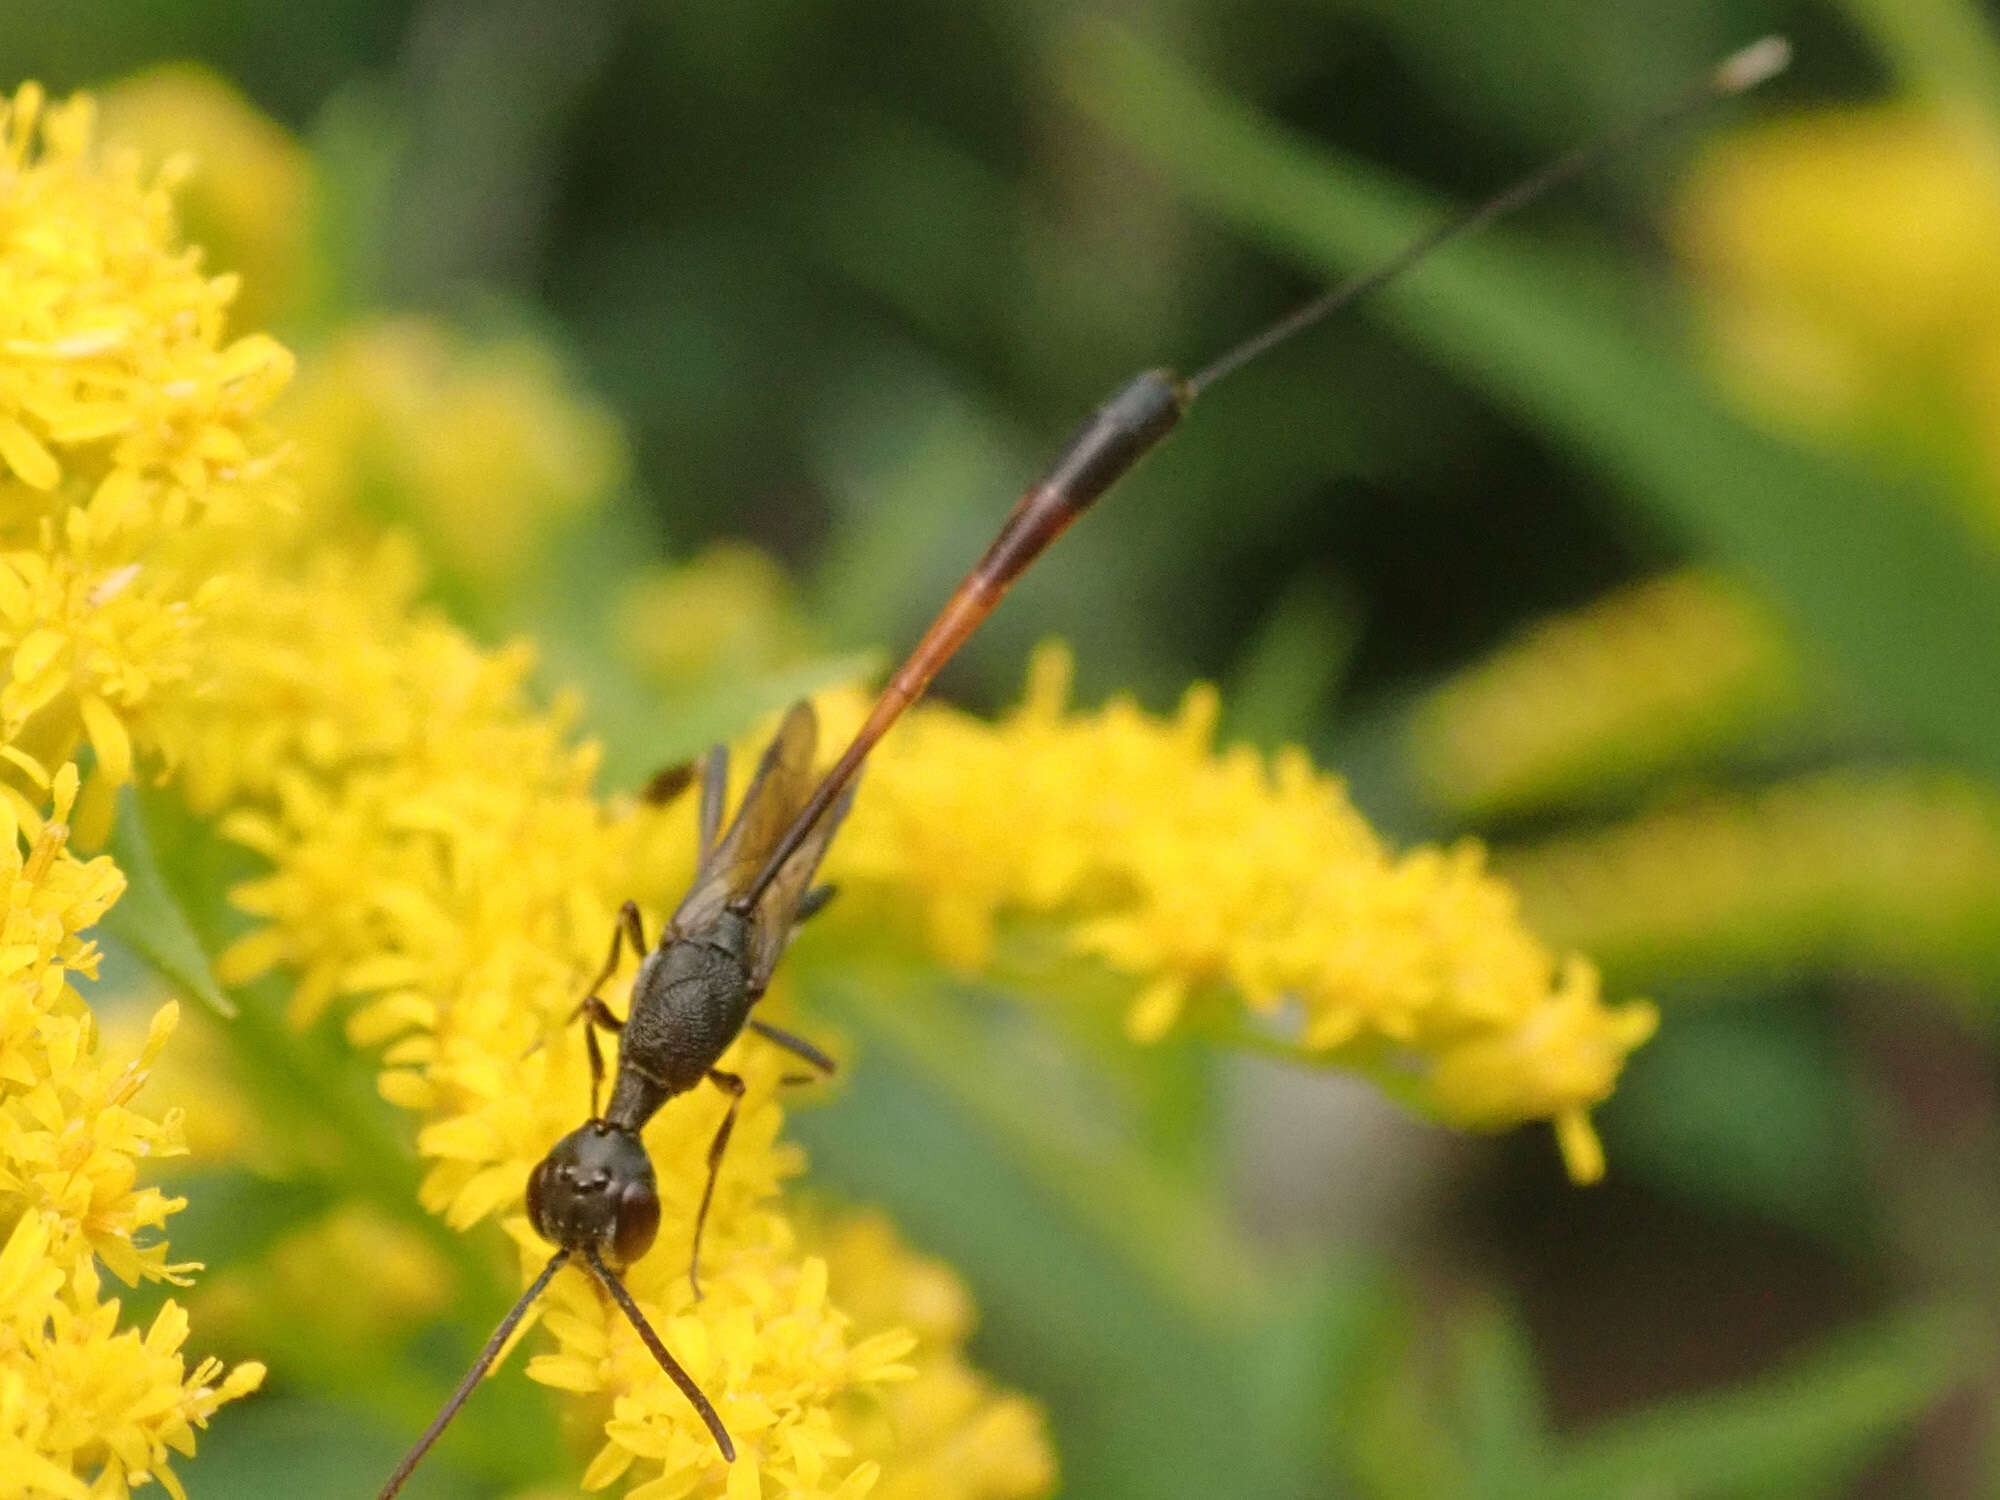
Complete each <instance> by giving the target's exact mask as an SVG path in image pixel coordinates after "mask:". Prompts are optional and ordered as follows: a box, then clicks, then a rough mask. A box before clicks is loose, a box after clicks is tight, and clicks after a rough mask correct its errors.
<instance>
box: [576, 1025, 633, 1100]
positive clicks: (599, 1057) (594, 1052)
mask: <svg viewBox="0 0 2000 1500" xmlns="http://www.w3.org/2000/svg"><path fill="white" fill-rule="evenodd" d="M580 1009H581V1010H582V1011H583V1050H584V1051H585V1052H587V1053H589V1054H590V1118H591V1119H593V1120H595V1119H597V1118H598V1113H597V1100H598V1096H599V1095H600V1094H602V1093H603V1092H604V1053H603V1051H602V1050H601V1049H600V1048H599V1047H598V1045H597V1028H598V1027H600V1026H602V1027H603V1028H604V1029H605V1030H606V1031H608V1032H610V1033H611V1034H612V1035H613V1036H616V1035H617V1034H618V1033H619V1032H621V1031H623V1030H624V1029H625V1023H624V1022H623V1021H621V1020H619V1019H618V1018H617V1017H616V1016H614V1015H612V1014H611V1007H610V1006H608V1005H606V1004H605V1003H604V1002H603V1001H602V1000H600V999H598V998H597V996H595V995H588V996H585V997H584V1001H583V1004H582V1006H581V1007H580Z"/></svg>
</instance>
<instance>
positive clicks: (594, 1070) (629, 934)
mask: <svg viewBox="0 0 2000 1500" xmlns="http://www.w3.org/2000/svg"><path fill="white" fill-rule="evenodd" d="M628 942H629V943H631V945H632V951H633V952H634V953H636V954H639V955H640V956H641V957H643V956H644V955H645V952H646V925H645V923H644V921H643V920H642V919H641V918H640V916H639V907H638V904H637V903H636V902H632V901H627V902H626V903H625V904H624V905H623V906H621V907H619V908H618V921H617V924H616V925H615V926H614V927H613V928H612V929H611V951H610V952H609V953H607V954H606V955H605V956H604V967H603V968H601V969H599V970H598V971H597V977H596V978H595V979H593V980H591V981H590V988H589V989H587V990H585V991H584V995H583V998H582V999H581V1000H579V1001H577V1002H576V1009H575V1010H573V1011H571V1012H570V1013H569V1018H568V1020H566V1021H565V1022H564V1023H563V1024H564V1025H565V1026H569V1025H574V1024H575V1023H576V1022H577V1021H582V1022H583V1023H584V1027H583V1042H584V1046H585V1048H586V1049H587V1050H588V1051H589V1053H590V1117H591V1118H592V1119H593V1120H594V1119H596V1118H597V1096H598V1094H599V1093H600V1092H601V1091H602V1088H603V1084H604V1053H603V1051H602V1050H601V1049H600V1048H599V1047H598V1045H597V1028H598V1027H600V1026H602V1027H603V1028H604V1029H605V1030H606V1031H612V1032H616V1031H623V1030H624V1029H625V1023H624V1022H623V1021H621V1020H619V1019H618V1018H617V1017H616V1016H614V1015H613V1014H611V1008H610V1007H609V1006H607V1005H606V1004H605V1003H604V1002H603V1001H602V1000H601V999H599V998H598V994H597V992H598V991H599V990H601V989H602V988H604V981H605V980H607V979H609V978H610V977H611V976H612V975H613V974H615V973H617V972H618V960H619V957H620V955H621V954H622V953H623V951H624V945H625V944H626V943H628ZM547 1040H548V1038H547V1037H545V1036H540V1037H536V1038H535V1040H534V1041H532V1042H531V1043H529V1044H528V1050H527V1051H526V1052H523V1053H522V1054H521V1055H522V1056H523V1057H532V1056H534V1054H535V1053H536V1052H537V1051H539V1050H540V1049H541V1045H542V1043H543V1042H545V1041H547Z"/></svg>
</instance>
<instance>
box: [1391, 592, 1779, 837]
mask: <svg viewBox="0 0 2000 1500" xmlns="http://www.w3.org/2000/svg"><path fill="white" fill-rule="evenodd" d="M1799 676H1800V673H1799V668H1798V664H1797V661H1796V659H1795V657H1794V655H1793V653H1792V651H1791V649H1790V647H1789V645H1788V643H1787V642H1786V640H1785V638H1784V635H1783V633H1782V631H1781V630H1780V629H1779V627H1778V625H1777V622H1776V621H1774V620H1773V619H1772V618H1771V616H1770V613H1769V611H1768V610H1767V609H1765V608H1764V607H1763V606H1762V605H1761V604H1760V603H1759V602H1758V601H1757V600H1756V599H1755V598H1753V597H1752V596H1751V595H1750V594H1749V593H1748V592H1747V591H1745V590H1744V589H1742V588H1741V587H1740V586H1738V585H1736V584H1734V583H1732V582H1731V581H1729V580H1727V579H1724V578H1721V577H1717V576H1714V575H1712V574H1707V573H1700V572H1693V571H1689V572H1682V573H1670V574H1667V575H1665V576H1663V577H1660V578H1654V579H1649V580H1647V581H1645V582H1643V583H1637V584H1632V585H1630V586H1628V587H1626V588H1622V589H1618V590H1616V591H1614V592H1612V593H1610V594H1607V595H1606V596H1604V597H1603V598H1601V599H1598V600H1596V601H1595V602H1593V603H1591V604H1589V605H1586V606H1585V607H1584V608H1582V609H1580V610H1577V611H1574V612H1572V613H1569V614H1565V615H1560V616H1557V617H1555V618H1553V619H1550V620H1545V621H1543V622H1541V623H1539V624H1537V625H1536V626H1535V627H1534V628H1533V629H1531V630H1529V631H1528V632H1526V633H1525V634H1524V635H1522V636H1521V637H1519V638H1517V639H1516V640H1514V641H1511V642H1509V643H1508V644H1506V645H1504V646H1502V647H1501V648H1500V649H1499V650H1498V651H1496V652H1494V653H1493V654H1492V655H1491V656H1489V657H1488V658H1487V659H1486V660H1485V661H1483V662H1480V663H1479V664H1478V665H1477V666H1474V667H1472V668H1471V669H1470V670H1468V671H1466V672H1463V673H1461V674H1459V675H1458V676H1456V677H1454V678H1452V679H1451V681H1449V682H1447V683H1445V684H1444V685H1443V686H1442V687H1440V688H1438V689H1437V690H1436V691H1434V692H1433V693H1432V694H1431V695H1430V696H1429V697H1428V698H1427V699H1425V701H1424V702H1423V703H1422V705H1421V706H1420V707H1419V708H1418V710H1417V712H1416V714H1415V716H1414V717H1413V719H1412V722H1411V731H1410V751H1411V759H1412V762H1413V764H1414V768H1415V775H1416V778H1417V780H1418V783H1419V785H1420V786H1422V788H1423V789H1424V792H1425V794H1426V796H1428V797H1429V798H1430V799H1431V800H1432V801H1433V802H1435V803H1437V804H1439V805H1442V806H1446V807H1450V808H1453V809H1455V810H1456V811H1458V812H1460V813H1463V814H1466V815H1468V816H1474V817H1479V816H1488V815H1491V814H1494V813H1505V812H1515V811H1520V810H1522V809H1525V808H1534V807H1546V806H1548V805H1549V804H1550V803H1551V802H1555V801H1560V800H1563V799H1566V798H1569V797H1574V796H1579V795H1589V794H1592V793H1596V792H1601V791H1604V790H1607V789H1618V788H1623V787H1627V786H1630V785H1633V784H1636V783H1638V782H1640V781H1642V780H1644V779H1645V778H1646V777H1648V776H1651V775H1655V774H1657V773H1659V772H1661V771H1663V770H1667V769H1671V768H1674V767H1676V766H1680V765H1684V764H1687V763H1688V762H1690V761H1692V760H1695V759H1698V758H1699V757H1701V756H1702V755H1704V754H1707V753H1712V752H1714V751H1715V750H1717V749H1720V748H1724V747H1727V746H1729V745H1731V744H1733V743H1739V742H1741V741H1742V740H1744V739H1745V738H1748V737H1750V736H1752V735H1754V734H1756V733H1757V732H1758V731H1760V730H1763V729H1767V728H1769V727H1770V726H1771V725H1773V724H1774V723H1776V722H1778V721H1780V720H1782V718H1783V717H1784V716H1785V714H1786V713H1787V712H1788V711H1790V710H1792V709H1794V708H1795V707H1796V706H1797V704H1798V701H1799V698H1800V693H1801V683H1800V682H1799Z"/></svg>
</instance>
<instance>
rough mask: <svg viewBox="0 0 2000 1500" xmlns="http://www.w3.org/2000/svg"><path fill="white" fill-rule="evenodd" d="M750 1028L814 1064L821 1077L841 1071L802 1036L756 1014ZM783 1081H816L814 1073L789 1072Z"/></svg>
mask: <svg viewBox="0 0 2000 1500" xmlns="http://www.w3.org/2000/svg"><path fill="white" fill-rule="evenodd" d="M750 1029H751V1030H752V1031H754V1032H756V1033H757V1035H759V1036H761V1037H762V1038H764V1040H765V1041H767V1042H771V1043H774V1044H775V1045H777V1046H780V1047H783V1048H784V1049H785V1050H786V1051H787V1052H789V1053H791V1054H792V1056H794V1057H796V1058H800V1059H802V1060H804V1061H805V1062H808V1063H810V1064H812V1066H813V1068H814V1069H815V1070H816V1072H817V1074H818V1076H819V1077H822V1078H826V1077H831V1076H832V1075H833V1074H835V1073H838V1072H839V1071H840V1065H839V1064H838V1063H836V1062H835V1061H834V1060H833V1059H832V1058H830V1057H828V1056H827V1055H826V1054H825V1053H824V1052H822V1051H820V1050H819V1048H817V1047H815V1046H814V1045H813V1044H812V1043H811V1042H809V1041H807V1040H806V1039H805V1038H804V1037H802V1036H798V1035H795V1034H794V1033H792V1032H789V1031H781V1030H780V1029H779V1028H777V1027H776V1026H770V1025H767V1024H765V1023H764V1022H762V1021H759V1020H758V1019H757V1018H756V1017H754V1016H753V1017H751V1019H750ZM782 1081H783V1082H785V1083H811V1082H813V1081H814V1074H812V1073H787V1074H786V1075H785V1076H784V1078H783V1080H782Z"/></svg>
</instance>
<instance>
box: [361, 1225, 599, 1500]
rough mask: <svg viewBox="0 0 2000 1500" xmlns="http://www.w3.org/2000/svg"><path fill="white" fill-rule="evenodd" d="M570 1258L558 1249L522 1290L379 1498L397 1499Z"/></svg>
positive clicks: (390, 1477)
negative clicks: (399, 1492)
mask: <svg viewBox="0 0 2000 1500" xmlns="http://www.w3.org/2000/svg"><path fill="white" fill-rule="evenodd" d="M568 1261H569V1251H567V1250H558V1251H556V1253H555V1254H554V1255H551V1256H550V1257H549V1263H548V1264H547V1265H545V1266H543V1267H542V1274H541V1275H539V1276H537V1277H536V1278H535V1279H534V1282H533V1284H532V1285H530V1286H529V1288H528V1289H527V1290H526V1291H525V1292H523V1293H521V1300H520V1301H519V1302H516V1303H515V1304H514V1306H513V1307H512V1308H511V1309H510V1310H509V1311H508V1313H507V1316H506V1317H504V1318H502V1319H501V1320H500V1326H499V1327H498V1328H496V1329H494V1330H493V1337H492V1338H490V1339H488V1340H487V1341H486V1347H485V1348H484V1349H481V1350H480V1351H479V1357H478V1358H477V1359H475V1360H473V1362H472V1368H471V1369H469V1370H467V1371H466V1372H465V1379H463V1380H461V1381H460V1382H459V1383H458V1389H457V1390H455V1391H453V1392H452V1393H451V1399H450V1400H449V1401H447V1402H445V1404H444V1410H443V1411H441V1412H439V1413H438V1414H437V1415H436V1416H435V1417H433V1418H432V1419H431V1425H430V1426H428V1427H426V1428H425V1429H424V1435H423V1436H422V1437H420V1438H418V1439H417V1446H416V1447H414V1448H412V1449H411V1450H410V1451H409V1452H408V1453H406V1454H404V1455H403V1461H402V1462H401V1463H399V1464H397V1465H396V1472H395V1473H393V1474H391V1475H390V1476H389V1482H388V1483H387V1484H385V1485H383V1486H382V1493H381V1494H380V1495H378V1496H377V1497H376V1500H393V1497H394V1495H395V1493H396V1492H397V1491H398V1490H400V1489H401V1488H402V1487H403V1481H404V1480H406V1479H408V1478H409V1477H410V1474H411V1472H412V1471H413V1470H414V1469H415V1468H416V1467H417V1465H418V1464H419V1463H421V1462H422V1461H423V1457H424V1455H425V1454H426V1453H428V1452H430V1451H431V1444H433V1443H435V1442H436V1441H437V1440H438V1438H439V1437H440V1436H441V1435H442V1434H443V1432H444V1430H445V1428H446V1427H448V1426H450V1425H451V1419H452V1418H453V1417H455V1416H457V1415H458V1409H459V1408H460V1407H461V1406H463V1405H465V1403H466V1401H467V1400H468V1399H469V1398H470V1397H471V1395H472V1393H473V1391H474V1390H475V1389H477V1388H478V1385H479V1382H480V1381H481V1380H482V1379H483V1378H484V1377H485V1375H486V1372H487V1371H488V1370H490V1369H492V1368H493V1362H494V1361H495V1360H496V1359H498V1358H499V1357H500V1351H501V1350H502V1349H504V1348H505V1347H506V1346H507V1340H508V1338H509V1337H510V1336H511V1335H512V1334H513V1332H514V1329H515V1327H516V1326H517V1325H518V1324H519V1323H520V1321H521V1319H522V1318H523V1317H524V1316H526V1314H527V1311H528V1308H529V1307H530V1306H532V1305H533V1303H534V1300H535V1299H536V1298H537V1297H539V1296H541V1295H542V1293H543V1292H545V1291H547V1290H548V1285H549V1283H550V1282H551V1281H554V1280H555V1278H556V1272H558V1271H560V1270H561V1269H562V1268H563V1266H564V1265H565V1264H567V1263H568Z"/></svg>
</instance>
